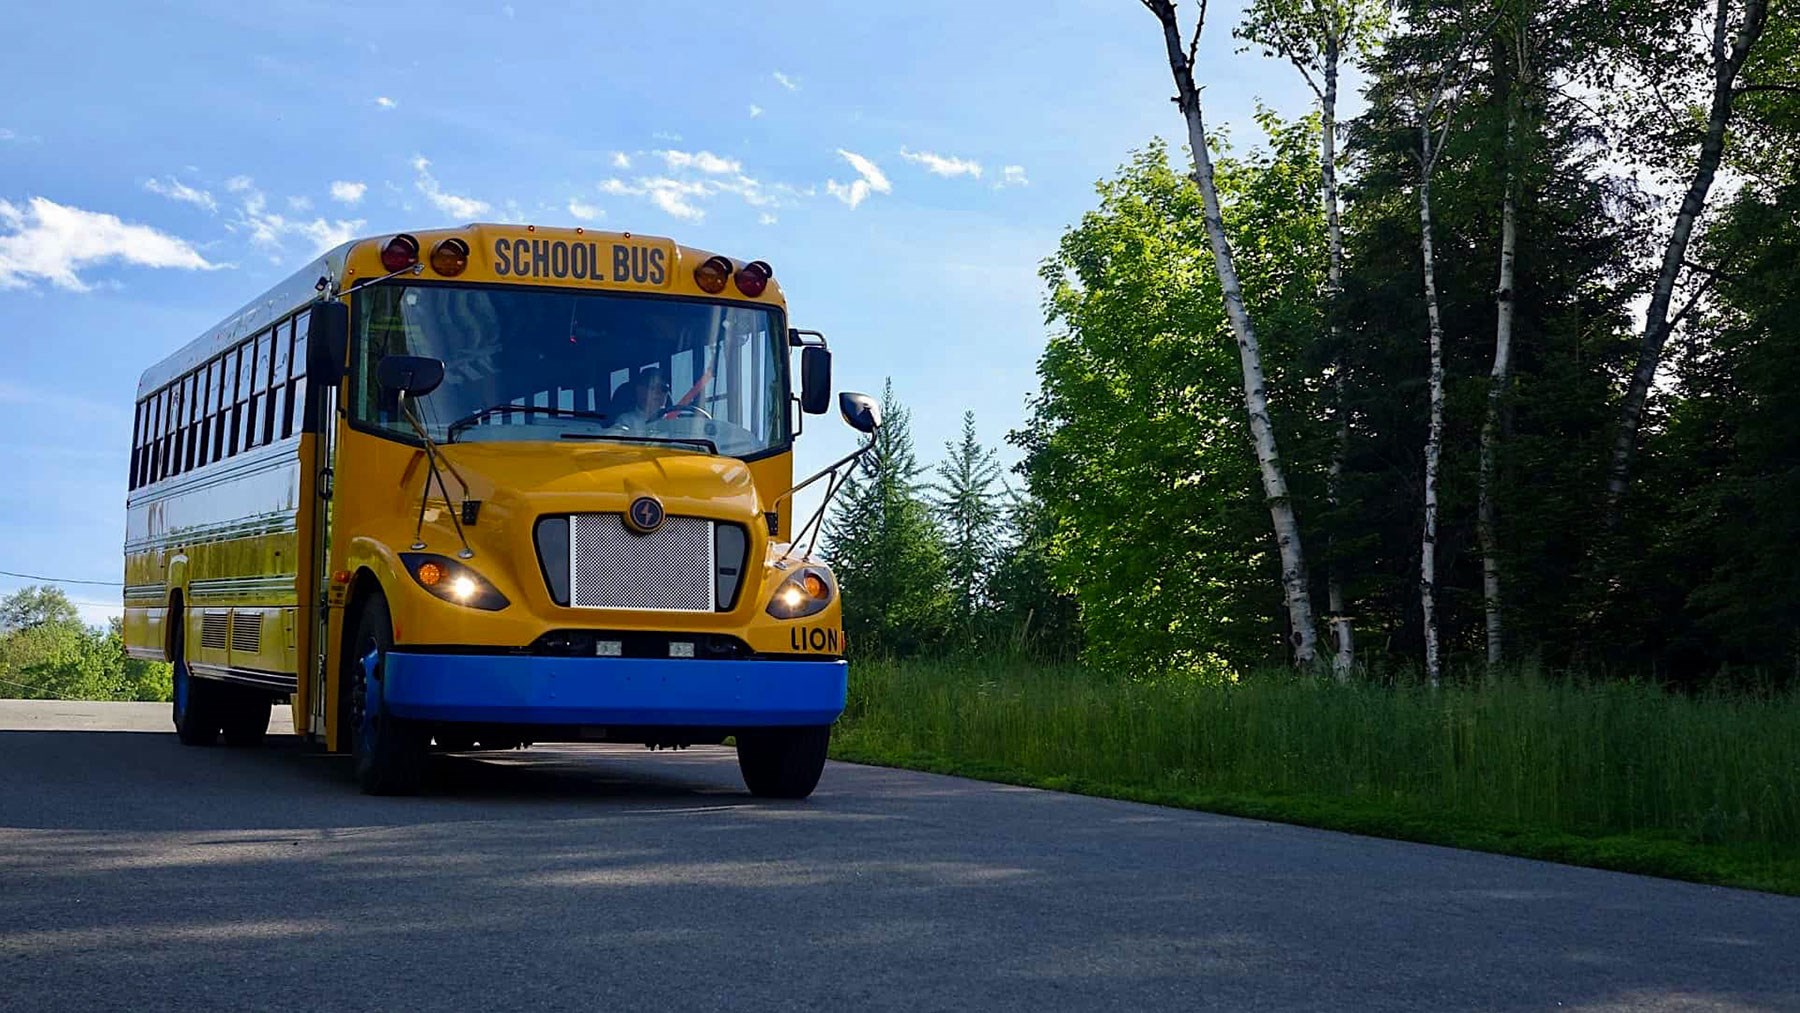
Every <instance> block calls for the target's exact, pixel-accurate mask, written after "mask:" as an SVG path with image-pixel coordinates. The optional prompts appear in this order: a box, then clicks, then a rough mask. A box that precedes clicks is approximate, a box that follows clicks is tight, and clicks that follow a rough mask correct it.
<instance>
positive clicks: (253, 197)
mask: <svg viewBox="0 0 1800 1013" xmlns="http://www.w3.org/2000/svg"><path fill="white" fill-rule="evenodd" d="M238 179H240V180H244V185H243V186H241V187H238V188H236V189H237V192H239V193H242V194H243V205H242V207H240V208H239V210H238V219H237V221H236V223H235V224H234V225H233V226H232V231H237V230H238V229H243V230H246V231H247V232H249V234H250V241H251V242H252V243H255V244H256V245H257V246H261V247H264V248H267V249H271V250H281V249H284V248H285V247H286V245H287V241H288V240H289V239H290V238H294V237H298V238H300V239H303V240H305V241H306V244H307V248H308V249H307V252H308V253H323V252H325V251H326V250H329V249H331V248H332V247H334V246H339V245H342V244H344V243H347V242H349V241H350V240H352V239H355V238H356V236H357V234H358V233H359V232H360V231H361V230H362V227H363V219H361V218H355V219H343V218H338V219H329V220H328V219H325V218H318V217H315V218H313V219H311V220H310V221H307V220H302V219H298V218H289V217H287V216H286V215H281V214H277V213H276V212H273V211H270V210H269V198H268V196H267V195H265V194H264V193H263V192H262V191H261V190H258V189H256V188H255V187H254V186H252V185H250V184H249V181H248V180H247V179H245V178H244V177H241V176H240V177H238ZM234 182H235V181H234ZM226 186H227V187H230V186H231V184H230V183H227V184H226ZM289 203H290V204H292V203H293V201H292V198H290V199H289ZM273 259H275V260H277V261H278V262H279V260H280V258H279V257H275V258H273Z"/></svg>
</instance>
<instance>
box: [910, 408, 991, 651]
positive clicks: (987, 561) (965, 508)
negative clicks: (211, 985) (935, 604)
mask: <svg viewBox="0 0 1800 1013" xmlns="http://www.w3.org/2000/svg"><path fill="white" fill-rule="evenodd" d="M944 455H945V456H944V460H943V461H941V462H939V463H938V466H937V473H938V481H937V482H935V483H932V484H931V485H929V486H927V491H928V492H929V493H930V494H931V505H932V507H933V508H934V509H935V510H936V511H937V520H938V525H939V527H940V528H941V529H942V531H943V532H944V562H945V572H946V575H947V576H948V577H949V580H950V599H951V606H952V610H953V614H952V619H953V620H954V621H955V623H956V624H957V625H958V626H960V627H961V628H962V630H963V633H964V635H965V636H968V635H971V634H972V633H973V631H974V628H975V625H976V618H977V615H978V613H979V612H980V611H982V610H983V609H985V608H986V607H987V605H988V594H987V588H986V583H987V578H988V573H989V571H990V569H991V567H992V564H993V562H994V557H995V553H996V544H995V543H996V539H997V536H998V533H999V531H998V529H999V526H1000V521H1001V507H1000V501H999V495H998V493H997V491H996V489H995V486H996V485H997V484H998V483H999V481H1000V465H999V463H998V461H997V460H996V458H995V454H994V451H992V450H989V449H987V448H985V447H983V446H982V445H981V441H980V440H978V439H976V437H975V413H974V412H972V411H965V412H963V429H962V438H961V439H960V440H957V441H955V442H950V443H945V444H944Z"/></svg>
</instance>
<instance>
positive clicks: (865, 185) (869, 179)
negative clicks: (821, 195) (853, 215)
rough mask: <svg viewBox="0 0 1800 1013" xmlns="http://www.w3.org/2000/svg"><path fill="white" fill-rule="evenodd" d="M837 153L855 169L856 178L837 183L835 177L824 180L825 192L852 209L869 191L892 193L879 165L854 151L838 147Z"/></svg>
mask: <svg viewBox="0 0 1800 1013" xmlns="http://www.w3.org/2000/svg"><path fill="white" fill-rule="evenodd" d="M838 154H839V155H840V156H842V157H843V159H844V161H846V162H849V163H850V167H851V168H852V169H855V170H856V175H857V178H856V179H855V180H852V181H851V182H850V183H848V184H845V183H839V182H838V181H837V180H835V179H831V180H826V181H825V192H826V193H829V194H831V195H832V196H833V197H836V198H837V199H838V200H841V201H843V202H844V203H845V204H847V205H849V206H850V208H851V209H852V210H854V209H855V208H856V206H857V205H858V204H861V203H862V202H863V199H864V198H866V197H868V196H869V194H871V193H892V192H893V190H894V186H893V184H892V183H889V182H888V178H887V174H886V173H883V172H882V171H881V166H879V165H876V164H875V163H874V162H871V161H869V160H868V159H866V158H864V157H863V156H861V155H859V154H857V153H856V152H854V151H846V150H844V149H843V148H839V149H838Z"/></svg>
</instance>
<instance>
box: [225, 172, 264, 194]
mask: <svg viewBox="0 0 1800 1013" xmlns="http://www.w3.org/2000/svg"><path fill="white" fill-rule="evenodd" d="M255 185H256V181H255V180H253V179H251V178H250V177H249V176H233V177H231V178H230V179H228V180H226V181H225V189H227V190H230V191H231V192H232V193H244V192H246V191H248V190H249V189H250V188H252V187H254V186H255Z"/></svg>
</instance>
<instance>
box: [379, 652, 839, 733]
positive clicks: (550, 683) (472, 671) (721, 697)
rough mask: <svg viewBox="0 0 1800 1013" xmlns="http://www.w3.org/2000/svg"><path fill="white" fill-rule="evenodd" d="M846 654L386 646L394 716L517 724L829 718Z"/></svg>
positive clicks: (386, 691) (750, 724) (729, 723)
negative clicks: (797, 657)
mask: <svg viewBox="0 0 1800 1013" xmlns="http://www.w3.org/2000/svg"><path fill="white" fill-rule="evenodd" d="M847 671H848V667H847V666H846V664H845V663H844V662H842V661H700V660H692V661H690V660H681V661H672V660H662V659H646V658H565V657H543V656H536V655H472V654H409V653H406V652H404V651H395V652H393V653H390V654H389V655H388V656H387V664H386V666H385V671H384V672H383V683H384V685H383V686H382V689H381V693H382V699H383V702H384V703H385V704H386V707H387V709H388V711H389V712H390V713H392V714H394V715H395V716H396V717H402V718H410V719H414V720H420V721H472V722H483V723H494V724H520V725H614V726H618V725H681V726H687V727H704V728H754V727H771V726H779V725H826V724H830V723H831V722H833V721H835V720H837V717H838V715H839V714H842V713H843V712H844V692H845V688H846V682H847V677H846V673H847Z"/></svg>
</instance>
